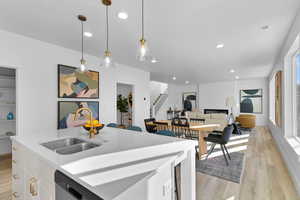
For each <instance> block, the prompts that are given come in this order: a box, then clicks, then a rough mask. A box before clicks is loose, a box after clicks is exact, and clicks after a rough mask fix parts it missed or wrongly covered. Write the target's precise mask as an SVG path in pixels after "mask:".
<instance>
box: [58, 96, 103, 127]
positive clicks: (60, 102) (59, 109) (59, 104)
mask: <svg viewBox="0 0 300 200" xmlns="http://www.w3.org/2000/svg"><path fill="white" fill-rule="evenodd" d="M62 103H96V104H97V113H98V118H97V120H99V117H100V108H99V101H58V102H57V129H58V130H61V129H66V128H71V127H66V128H61V125H60V118H61V116H60V114H61V104H62Z"/></svg>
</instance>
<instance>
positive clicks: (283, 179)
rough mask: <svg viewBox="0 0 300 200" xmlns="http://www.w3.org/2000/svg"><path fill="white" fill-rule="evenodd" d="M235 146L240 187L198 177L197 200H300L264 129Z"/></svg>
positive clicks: (1, 193) (2, 173)
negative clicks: (241, 161) (241, 162)
mask: <svg viewBox="0 0 300 200" xmlns="http://www.w3.org/2000/svg"><path fill="white" fill-rule="evenodd" d="M247 140H248V142H247ZM238 141H240V142H241V143H238ZM235 143H236V144H234V145H229V146H228V147H229V149H230V150H229V151H233V150H235V149H238V150H240V149H243V148H246V146H247V149H246V150H242V151H244V152H245V155H246V162H245V170H244V175H243V179H242V182H241V184H236V183H233V182H229V181H225V180H222V179H219V178H216V177H212V176H208V175H204V174H201V173H197V200H300V197H299V196H297V193H296V191H295V188H294V185H293V183H292V181H291V178H290V176H289V174H288V171H287V169H286V167H285V164H284V163H283V160H282V158H281V156H280V153H279V152H278V150H277V147H276V145H275V143H274V140H273V139H272V137H271V135H270V133H269V131H268V130H267V129H266V128H264V127H258V128H257V132H256V134H253V135H250V136H249V138H247V137H245V136H243V138H241V139H240V140H236V142H235ZM247 143H248V144H247ZM10 194H11V157H10V156H5V157H1V158H0V200H9V199H10Z"/></svg>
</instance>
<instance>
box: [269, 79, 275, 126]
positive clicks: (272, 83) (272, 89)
mask: <svg viewBox="0 0 300 200" xmlns="http://www.w3.org/2000/svg"><path fill="white" fill-rule="evenodd" d="M269 112H270V115H269V116H270V120H271V122H272V123H273V124H274V125H276V121H275V76H273V77H272V79H271V81H270V85H269Z"/></svg>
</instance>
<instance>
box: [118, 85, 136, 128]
mask: <svg viewBox="0 0 300 200" xmlns="http://www.w3.org/2000/svg"><path fill="white" fill-rule="evenodd" d="M133 104H134V102H133V85H129V84H124V83H117V123H118V125H119V126H120V127H121V128H122V127H123V128H126V127H129V126H132V121H133V114H134V109H133V108H134V106H133Z"/></svg>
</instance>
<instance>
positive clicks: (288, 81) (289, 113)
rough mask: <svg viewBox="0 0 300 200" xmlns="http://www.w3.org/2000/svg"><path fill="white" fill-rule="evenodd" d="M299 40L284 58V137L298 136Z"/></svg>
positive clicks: (299, 131)
mask: <svg viewBox="0 0 300 200" xmlns="http://www.w3.org/2000/svg"><path fill="white" fill-rule="evenodd" d="M299 44H300V38H299V36H297V38H296V40H295V41H294V43H293V44H292V46H291V48H290V49H289V51H288V52H287V54H286V56H285V58H284V76H283V80H284V135H285V137H287V138H291V137H296V136H298V137H299V136H300V120H299V118H300V112H299V111H300V102H299V101H300V96H299V95H300V94H299V92H300V91H299V85H300V51H299V50H300V45H299Z"/></svg>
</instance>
